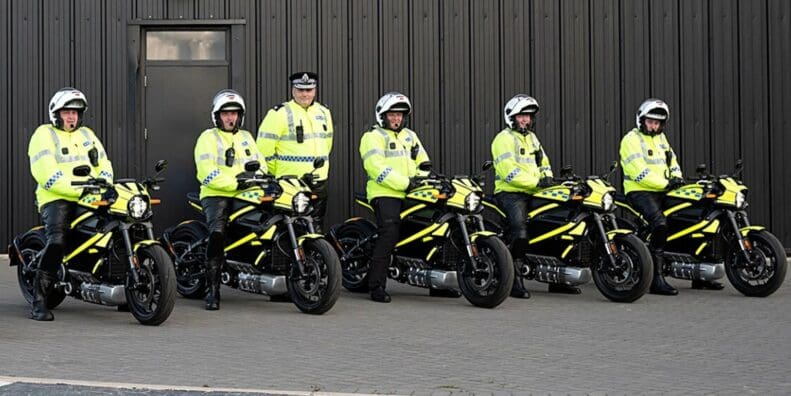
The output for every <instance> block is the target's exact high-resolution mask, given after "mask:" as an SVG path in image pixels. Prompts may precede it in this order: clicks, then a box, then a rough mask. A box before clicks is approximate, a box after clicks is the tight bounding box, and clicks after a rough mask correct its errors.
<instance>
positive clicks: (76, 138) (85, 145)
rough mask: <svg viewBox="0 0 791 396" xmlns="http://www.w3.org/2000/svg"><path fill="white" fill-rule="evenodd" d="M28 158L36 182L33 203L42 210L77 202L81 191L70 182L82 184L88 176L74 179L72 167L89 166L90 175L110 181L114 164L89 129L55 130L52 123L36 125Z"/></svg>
mask: <svg viewBox="0 0 791 396" xmlns="http://www.w3.org/2000/svg"><path fill="white" fill-rule="evenodd" d="M94 149H95V151H94V152H95V153H96V162H95V163H96V166H93V164H92V163H91V155H90V153H91V151H92V150H94ZM27 155H28V157H30V172H31V173H32V174H33V178H34V179H36V183H38V187H37V188H36V201H37V202H38V208H39V210H41V208H42V207H43V206H44V205H46V204H48V203H50V202H52V201H56V200H59V199H62V200H66V201H72V202H77V201H78V200H79V199H80V196H81V195H82V189H80V188H76V187H73V186H72V185H71V182H73V181H84V180H87V179H88V177H79V176H74V174H73V173H72V172H73V170H74V168H76V167H78V166H82V165H88V166H90V167H91V176H93V177H97V178H103V179H105V180H107V181H108V182H110V183H112V181H113V164H112V163H110V160H109V159H107V153H106V152H105V151H104V146H102V143H101V142H100V141H99V139H98V138H97V137H96V134H94V133H93V131H92V130H91V129H90V128H88V127H84V126H83V127H80V128H78V129H76V130H74V131H72V132H66V131H64V130H62V129H58V128H56V127H55V126H53V125H52V124H44V125H41V126H39V127H38V128H37V129H36V131H35V132H33V136H32V137H31V138H30V145H29V146H28V150H27Z"/></svg>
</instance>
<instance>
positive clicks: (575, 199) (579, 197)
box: [571, 195, 585, 201]
mask: <svg viewBox="0 0 791 396" xmlns="http://www.w3.org/2000/svg"><path fill="white" fill-rule="evenodd" d="M583 199H585V197H583V196H582V195H572V196H571V200H572V201H582V200H583Z"/></svg>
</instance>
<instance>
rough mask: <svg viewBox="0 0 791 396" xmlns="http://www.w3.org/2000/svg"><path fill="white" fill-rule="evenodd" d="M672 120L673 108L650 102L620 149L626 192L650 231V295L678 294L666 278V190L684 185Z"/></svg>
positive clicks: (709, 284)
mask: <svg viewBox="0 0 791 396" xmlns="http://www.w3.org/2000/svg"><path fill="white" fill-rule="evenodd" d="M669 118H670V108H669V107H668V105H667V104H666V103H665V102H663V101H662V100H659V99H647V100H646V101H644V102H643V103H642V104H641V105H640V107H639V108H638V109H637V115H636V117H635V123H636V124H637V127H636V128H634V129H632V130H631V131H629V132H627V133H626V135H625V136H624V137H623V139H622V140H621V148H620V155H621V166H622V168H623V173H624V181H623V188H624V192H625V193H626V197H627V199H628V200H629V203H630V204H631V205H632V206H633V207H634V208H635V209H636V210H637V211H638V212H640V213H641V214H642V215H643V217H644V218H645V219H646V220H647V221H648V223H649V224H650V228H651V238H650V241H649V248H650V250H651V254H652V256H653V259H654V279H653V282H652V283H651V289H650V292H651V293H653V294H662V295H676V294H678V290H676V289H675V288H674V287H673V286H671V285H669V284H668V283H667V282H666V281H665V278H664V248H665V244H666V243H667V219H666V218H665V215H664V214H663V213H662V201H663V199H664V196H665V193H666V192H667V191H670V190H674V189H676V188H678V187H680V186H682V185H684V179H683V174H682V173H681V167H680V166H679V165H678V160H677V157H676V154H675V152H673V148H672V147H670V143H669V142H668V141H667V137H666V136H665V124H666V123H667V120H668V119H669ZM668 160H669V161H668ZM693 287H694V288H712V289H721V288H722V287H723V286H722V284H720V283H718V282H699V281H695V282H693Z"/></svg>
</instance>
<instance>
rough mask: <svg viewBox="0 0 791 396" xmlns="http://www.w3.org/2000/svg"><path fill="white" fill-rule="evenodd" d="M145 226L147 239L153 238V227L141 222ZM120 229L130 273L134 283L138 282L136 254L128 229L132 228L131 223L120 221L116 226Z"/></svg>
mask: <svg viewBox="0 0 791 396" xmlns="http://www.w3.org/2000/svg"><path fill="white" fill-rule="evenodd" d="M141 224H142V225H143V226H145V228H146V236H147V237H148V239H150V240H153V239H154V229H153V226H152V225H151V223H141ZM118 228H119V229H120V230H121V236H122V237H123V240H124V248H126V257H127V261H128V264H129V272H131V273H132V279H134V281H135V284H138V283H139V282H140V276H139V275H138V273H137V271H138V268H139V266H138V263H137V256H136V255H135V250H134V247H133V246H132V238H131V237H130V236H129V229H130V228H132V224H128V223H121V225H119V226H118Z"/></svg>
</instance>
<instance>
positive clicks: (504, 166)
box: [492, 94, 580, 298]
mask: <svg viewBox="0 0 791 396" xmlns="http://www.w3.org/2000/svg"><path fill="white" fill-rule="evenodd" d="M539 109H540V106H539V105H538V101H537V100H536V99H535V98H533V97H531V96H528V95H523V94H519V95H516V96H514V97H513V98H511V99H510V100H509V101H508V102H507V103H506V104H505V107H504V108H503V118H504V119H505V124H506V125H507V127H506V128H505V129H503V130H502V131H500V133H498V134H497V136H495V138H494V140H493V141H492V158H493V159H494V169H495V172H496V174H497V176H496V178H495V182H494V194H495V195H494V196H495V199H496V200H497V205H498V206H499V207H500V208H502V209H503V211H504V212H505V214H506V215H507V217H508V221H509V240H508V242H509V245H510V246H511V253H512V255H513V256H514V260H520V258H521V257H522V256H523V255H524V253H525V249H526V247H527V243H528V230H527V223H526V220H527V213H528V207H529V203H530V196H531V194H533V193H535V192H537V191H538V190H540V189H542V188H546V187H549V186H551V185H552V176H553V174H552V167H551V165H550V163H549V157H548V156H547V155H546V152H545V151H544V148H543V147H542V146H541V143H540V142H539V141H538V137H537V136H536V134H535V125H536V115H537V114H538V111H539ZM518 267H520V266H518V265H517V266H514V268H518ZM549 291H550V292H553V293H570V294H578V293H580V289H579V288H576V287H572V286H567V285H562V284H549ZM511 296H512V297H517V298H530V293H529V292H528V291H527V289H526V288H525V286H524V281H523V279H522V277H521V276H519V274H516V276H515V277H514V285H513V287H512V288H511Z"/></svg>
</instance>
